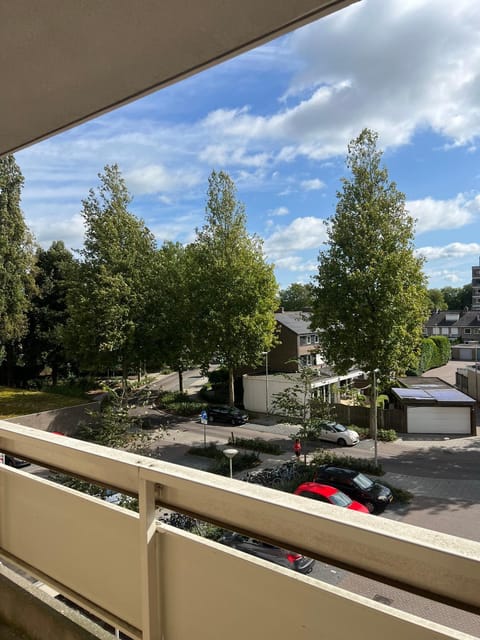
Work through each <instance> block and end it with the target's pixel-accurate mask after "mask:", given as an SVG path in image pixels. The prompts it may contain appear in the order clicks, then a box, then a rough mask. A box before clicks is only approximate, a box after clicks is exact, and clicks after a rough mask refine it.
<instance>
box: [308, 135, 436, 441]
mask: <svg viewBox="0 0 480 640" xmlns="http://www.w3.org/2000/svg"><path fill="white" fill-rule="evenodd" d="M377 137H378V136H377V134H376V133H374V132H372V131H371V130H369V129H364V130H363V131H362V132H361V133H360V135H359V136H358V138H356V139H355V140H352V141H351V142H350V144H349V146H348V154H347V159H346V164H347V167H348V169H350V171H351V177H350V178H343V180H342V182H343V188H342V190H341V191H340V192H338V193H337V199H338V201H337V207H336V213H335V215H334V216H333V217H332V218H331V219H330V220H329V221H328V243H327V249H326V250H325V251H322V252H320V255H319V265H318V275H317V276H316V278H315V280H316V287H315V290H314V294H313V295H314V314H313V318H312V327H313V328H315V329H319V330H320V341H321V348H322V352H323V355H324V357H325V359H326V360H327V362H329V363H332V364H334V365H335V369H336V370H337V371H338V372H339V373H345V372H346V371H347V370H348V369H349V368H350V367H352V366H357V367H360V368H362V369H363V370H364V371H366V372H368V373H369V375H370V379H371V383H372V384H371V388H372V394H371V396H372V397H371V404H370V427H371V432H372V437H374V438H375V443H376V430H377V422H376V417H377V412H376V398H377V388H376V381H377V379H378V377H380V378H382V379H385V380H386V379H390V378H391V376H392V375H395V374H399V373H404V372H405V370H406V369H407V368H408V367H410V366H411V365H412V364H416V361H417V360H418V356H419V350H420V344H421V338H422V327H423V322H424V320H425V319H426V317H428V296H427V292H426V286H425V285H426V280H425V276H424V274H423V272H422V259H421V258H419V257H417V256H416V255H415V253H414V247H413V238H414V221H413V219H412V218H411V217H410V216H409V215H408V213H407V211H406V209H405V196H404V194H403V193H401V192H400V191H398V190H397V187H396V185H395V183H394V182H390V181H389V178H388V172H387V169H386V168H385V167H384V166H382V165H381V158H382V153H381V152H380V151H378V150H377V148H376V144H377Z"/></svg>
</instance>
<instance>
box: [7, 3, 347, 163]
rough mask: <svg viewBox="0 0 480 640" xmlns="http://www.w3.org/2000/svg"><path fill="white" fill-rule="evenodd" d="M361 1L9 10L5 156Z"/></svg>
mask: <svg viewBox="0 0 480 640" xmlns="http://www.w3.org/2000/svg"><path fill="white" fill-rule="evenodd" d="M357 1H358V0H42V1H41V2H39V1H38V0H17V1H12V0H0V61H1V68H2V96H1V99H0V123H1V127H0V155H3V154H5V153H9V152H14V151H16V150H18V149H21V148H22V147H25V146H27V145H30V144H32V143H34V142H36V141H39V140H42V139H44V138H47V137H49V136H51V135H53V134H55V133H58V132H60V131H63V130H65V129H68V128H70V127H73V126H75V125H77V124H79V123H81V122H84V121H86V120H89V119H90V118H93V117H95V116H98V115H100V114H102V113H105V112H107V111H109V110H111V109H115V108H116V107H119V106H120V105H123V104H126V103H127V102H130V101H132V100H135V99H136V98H139V97H141V96H143V95H146V94H148V93H150V92H152V91H155V90H157V89H159V88H161V87H165V86H167V85H169V84H172V83H174V82H177V81H178V80H181V79H183V78H186V77H188V76H190V75H192V74H194V73H197V72H198V71H201V70H203V69H206V68H208V67H210V66H212V65H214V64H217V63H218V62H221V61H223V60H226V59H228V58H231V57H233V56H235V55H237V54H239V53H241V52H243V51H247V50H248V49H252V48H254V47H256V46H258V45H260V44H262V43H265V42H267V41H269V40H271V39H273V38H276V37H277V36H279V35H281V34H284V33H287V32H288V31H292V30H293V29H296V28H297V27H300V26H302V25H304V24H307V23H309V22H312V21H314V20H316V19H318V18H320V17H322V16H325V15H327V14H329V13H332V12H334V11H337V10H339V9H342V8H343V7H345V6H347V5H349V4H352V3H353V2H357Z"/></svg>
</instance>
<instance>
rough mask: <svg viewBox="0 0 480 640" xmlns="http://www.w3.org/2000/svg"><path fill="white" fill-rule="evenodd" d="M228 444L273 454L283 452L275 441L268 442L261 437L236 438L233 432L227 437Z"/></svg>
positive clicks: (276, 454)
mask: <svg viewBox="0 0 480 640" xmlns="http://www.w3.org/2000/svg"><path fill="white" fill-rule="evenodd" d="M228 444H231V445H232V446H235V447H241V448H242V449H251V450H252V451H261V452H262V453H271V454H272V455H274V456H278V455H280V454H281V453H283V449H282V448H281V447H280V446H279V445H278V444H277V443H276V442H269V441H268V440H263V439H262V438H238V437H237V436H235V435H234V434H233V433H232V435H231V436H230V437H229V439H228Z"/></svg>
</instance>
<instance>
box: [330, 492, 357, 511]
mask: <svg viewBox="0 0 480 640" xmlns="http://www.w3.org/2000/svg"><path fill="white" fill-rule="evenodd" d="M329 499H330V500H331V502H332V504H336V505H337V507H348V506H349V505H351V504H352V501H351V500H350V498H349V497H348V496H346V495H345V494H344V493H342V492H341V491H337V492H336V493H332V495H331V496H329Z"/></svg>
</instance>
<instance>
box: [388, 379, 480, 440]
mask: <svg viewBox="0 0 480 640" xmlns="http://www.w3.org/2000/svg"><path fill="white" fill-rule="evenodd" d="M400 383H401V384H404V385H405V387H401V388H394V389H392V393H393V394H394V395H395V398H396V399H397V403H398V405H399V406H400V407H401V408H402V409H403V411H404V431H405V432H406V433H435V434H465V435H476V425H475V409H474V408H475V400H473V398H470V397H469V396H467V395H465V394H464V393H462V392H461V391H458V389H454V388H453V387H451V386H450V385H448V384H447V383H446V382H444V381H443V380H440V378H411V379H410V378H403V379H402V380H401V381H400Z"/></svg>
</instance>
